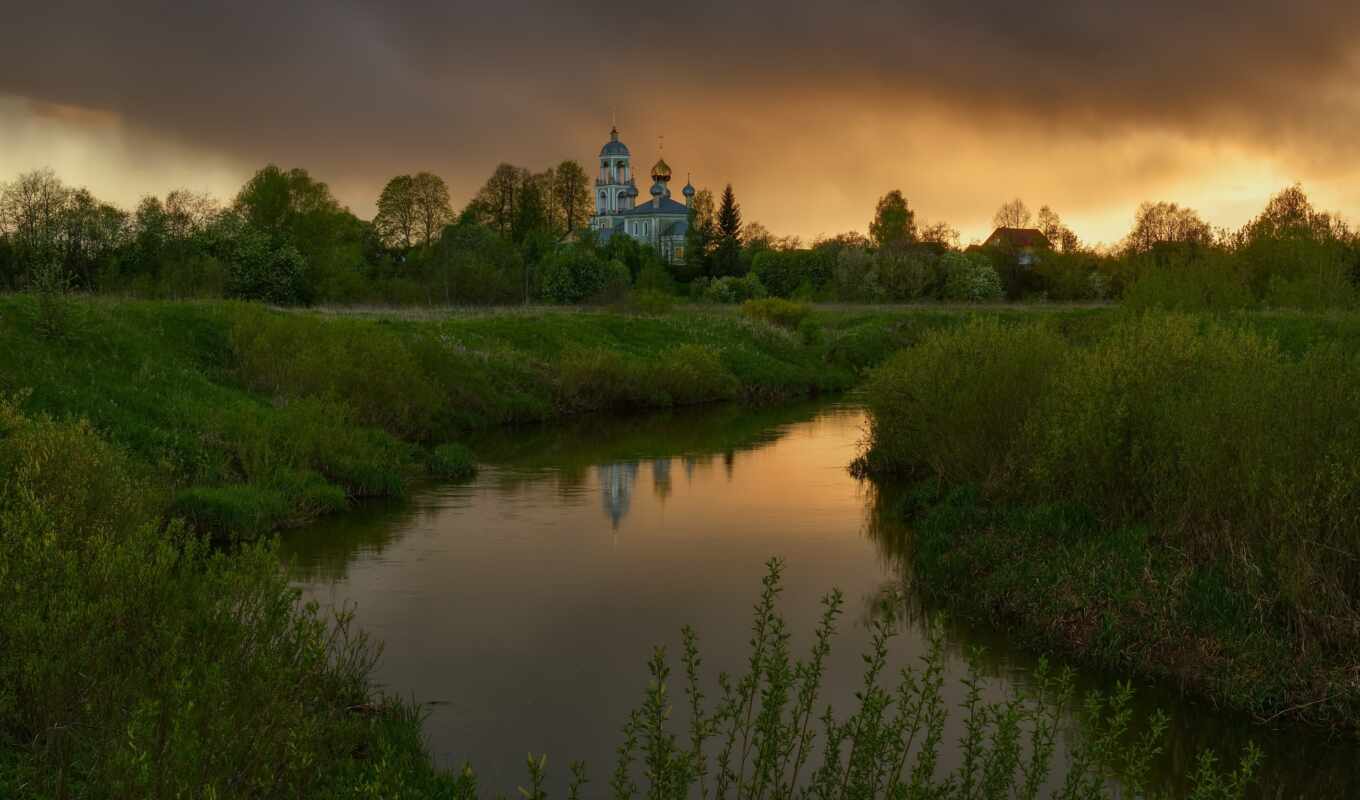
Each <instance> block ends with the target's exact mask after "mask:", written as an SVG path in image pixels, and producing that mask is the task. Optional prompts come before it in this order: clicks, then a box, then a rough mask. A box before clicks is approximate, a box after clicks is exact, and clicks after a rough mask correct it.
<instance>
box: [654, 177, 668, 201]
mask: <svg viewBox="0 0 1360 800" xmlns="http://www.w3.org/2000/svg"><path fill="white" fill-rule="evenodd" d="M665 193H666V186H665V184H663V183H662V182H661V181H660V180H658V181H657V182H656V183H654V184H652V197H660V196H662V195H663V194H665Z"/></svg>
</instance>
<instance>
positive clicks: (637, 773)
mask: <svg viewBox="0 0 1360 800" xmlns="http://www.w3.org/2000/svg"><path fill="white" fill-rule="evenodd" d="M138 472H139V470H138V469H137V467H136V466H135V464H134V463H133V462H132V461H130V459H129V457H128V454H127V453H126V452H125V451H123V450H122V449H121V448H118V447H116V446H114V445H111V444H109V443H108V442H106V441H105V440H104V439H103V438H102V437H100V436H99V435H98V434H97V433H96V432H95V431H94V430H93V429H92V428H91V427H90V426H89V425H88V424H86V423H83V422H63V421H57V420H53V419H51V418H49V417H44V416H41V415H39V416H29V415H25V414H23V413H22V412H20V411H19V409H18V406H17V404H16V403H15V402H14V401H13V400H12V399H7V400H5V401H4V402H0V596H3V597H4V598H5V602H4V603H3V604H0V791H3V793H4V794H5V796H7V797H9V796H13V797H16V798H25V797H35V798H37V797H42V798H48V797H50V798H72V797H82V798H133V797H137V798H140V797H215V798H247V797H249V798H276V797H277V798H283V797H336V798H395V797H419V798H438V797H446V798H462V799H465V800H471V798H476V797H479V796H483V793H482V791H481V789H480V787H479V786H478V782H477V779H476V776H475V773H474V772H473V771H472V770H471V769H470V768H466V767H465V768H463V769H462V770H459V771H457V772H453V773H445V772H441V771H438V770H436V769H435V768H434V767H433V765H432V763H431V760H430V758H429V755H428V753H427V752H426V750H425V748H424V745H423V741H422V738H421V735H420V720H421V717H420V714H419V713H418V711H416V710H415V709H414V708H413V707H412V706H410V705H407V704H404V703H401V702H397V701H393V700H390V699H387V698H384V697H382V696H381V695H380V694H379V693H378V692H377V690H376V689H375V687H374V685H373V684H372V682H371V675H372V670H373V667H374V664H375V662H376V659H377V657H378V652H379V648H378V647H377V646H376V645H375V644H373V643H372V642H371V641H370V640H369V639H368V638H367V636H366V635H364V634H363V633H362V632H361V631H359V630H358V629H357V628H356V627H355V626H354V622H353V614H352V611H350V610H343V611H340V612H337V613H335V614H333V615H327V614H322V613H321V611H320V610H319V608H318V607H317V606H316V605H315V604H305V605H304V604H301V603H300V602H299V599H298V593H297V591H296V590H294V589H292V588H290V586H289V584H288V581H287V578H286V575H285V573H284V570H283V569H282V568H281V565H280V563H279V561H278V558H277V556H276V554H275V553H274V551H273V549H272V547H271V546H269V545H268V544H252V545H246V546H242V547H239V548H237V549H235V550H234V551H230V552H228V551H223V550H220V549H212V548H210V547H208V545H207V543H206V541H205V540H204V539H202V538H199V537H196V536H193V535H191V534H189V533H188V532H187V531H185V530H184V529H182V528H181V527H179V526H178V525H177V524H176V523H175V522H173V521H171V522H166V521H164V520H162V519H160V518H159V517H158V516H157V515H156V509H157V508H158V503H156V502H154V500H152V499H151V498H152V493H149V490H150V489H152V488H154V487H148V486H147V485H145V484H143V483H142V482H141V480H140V479H139V478H138V477H137V476H138ZM780 572H781V565H780V564H779V562H777V561H776V562H771V564H770V568H769V573H768V575H767V577H766V579H765V581H764V584H763V587H762V592H761V596H760V600H759V602H758V604H757V606H756V614H755V618H754V624H753V627H752V648H751V652H750V657H749V660H748V661H747V664H746V667H745V669H744V670H743V672H742V673H740V674H738V675H735V676H730V677H729V676H726V675H724V676H722V677H721V678H720V679H719V685H720V687H721V692H720V694H719V695H718V696H717V697H716V698H714V702H713V703H711V704H710V703H708V702H707V698H706V697H705V694H704V692H703V690H702V688H701V686H703V685H704V684H703V681H702V676H701V666H702V659H701V657H700V652H699V644H698V636H697V634H696V633H695V632H694V631H692V630H689V629H686V630H685V631H684V632H683V642H684V648H683V654H682V659H681V663H682V667H683V684H682V686H683V700H678V699H677V698H674V697H673V696H672V689H671V664H670V662H669V660H668V658H667V656H666V654H665V651H664V650H663V649H658V650H656V651H655V652H654V653H653V656H652V658H651V659H650V661H649V662H648V669H649V672H650V678H651V680H650V683H649V685H648V689H647V691H646V693H645V695H644V697H643V698H642V702H641V704H640V706H639V708H638V709H637V710H636V711H635V712H634V713H633V714H632V715H631V716H630V718H629V719H628V721H627V722H626V724H625V726H624V735H623V742H622V743H621V745H620V747H619V751H618V752H619V759H618V763H617V765H616V767H615V770H614V773H613V777H612V779H611V780H609V782H608V788H609V795H610V796H612V797H614V798H617V800H631V799H632V798H636V797H638V796H639V795H641V796H645V797H647V798H657V799H658V800H659V799H660V798H673V799H675V800H678V799H679V798H687V797H694V796H699V797H702V798H706V799H707V798H710V797H711V798H714V799H715V800H728V799H729V798H731V799H733V800H735V799H736V798H793V797H798V798H817V799H818V800H846V799H848V798H877V797H883V798H914V797H940V798H964V797H968V798H1003V797H1036V796H1037V795H1038V793H1039V791H1040V790H1041V788H1042V787H1044V786H1045V785H1046V784H1049V783H1052V784H1054V785H1059V784H1060V785H1061V786H1062V788H1061V790H1060V792H1059V793H1058V794H1057V795H1056V796H1058V797H1065V798H1066V797H1070V798H1095V797H1107V796H1110V794H1111V792H1112V791H1113V787H1114V786H1115V785H1121V786H1124V787H1130V788H1131V789H1132V788H1134V787H1141V786H1144V785H1145V784H1146V782H1147V764H1148V760H1149V759H1150V758H1151V757H1153V756H1154V755H1155V754H1156V753H1157V751H1158V747H1159V744H1158V738H1157V737H1158V736H1159V735H1160V733H1161V730H1162V726H1161V725H1160V723H1155V722H1154V724H1153V725H1152V726H1151V728H1149V729H1148V731H1147V732H1146V734H1143V735H1140V737H1139V738H1134V739H1131V738H1130V736H1131V735H1132V733H1133V731H1132V727H1131V718H1130V716H1129V713H1128V704H1129V697H1128V692H1127V690H1124V691H1121V692H1120V693H1117V694H1116V695H1114V696H1112V697H1108V698H1105V697H1098V696H1092V697H1090V698H1088V699H1087V700H1086V701H1085V703H1084V705H1083V706H1082V709H1083V710H1082V711H1081V712H1080V713H1081V714H1082V715H1083V718H1084V723H1083V729H1082V730H1083V738H1082V739H1081V740H1080V743H1079V744H1078V745H1077V746H1076V748H1075V750H1074V754H1073V757H1072V759H1071V761H1070V764H1067V765H1058V764H1056V763H1055V762H1054V758H1053V756H1054V745H1055V741H1056V738H1057V736H1058V735H1059V730H1060V728H1059V726H1060V725H1061V723H1062V720H1063V718H1064V713H1065V710H1066V709H1068V708H1071V707H1073V706H1072V703H1073V697H1072V692H1071V682H1070V677H1067V676H1057V677H1054V678H1049V677H1042V678H1041V681H1040V684H1041V686H1043V687H1044V688H1043V690H1042V691H1035V692H1032V693H1025V694H1016V695H1014V696H1012V697H1010V698H1009V699H1006V700H1004V701H1000V702H985V701H984V700H983V686H982V682H981V680H980V679H979V678H978V677H977V674H976V672H974V673H973V675H972V676H971V677H970V678H969V679H968V683H967V687H968V692H967V702H966V703H965V705H964V707H963V709H962V713H963V714H964V718H965V727H966V731H967V732H966V735H965V736H964V738H963V739H962V740H961V741H959V742H958V743H957V744H956V745H955V744H952V743H949V742H946V740H945V738H944V730H945V722H946V720H947V718H948V716H949V714H950V710H949V709H947V708H946V707H945V703H944V700H943V692H942V690H943V684H944V677H943V675H944V669H943V667H944V658H945V656H944V646H943V645H944V642H943V634H942V628H939V627H935V628H933V629H932V633H931V648H930V651H929V653H928V654H927V656H926V657H925V658H924V659H923V660H922V663H921V665H920V666H918V667H913V668H909V669H906V670H903V671H901V672H900V673H898V674H897V675H896V676H895V677H894V678H890V677H889V676H888V670H887V662H888V653H889V647H890V642H891V639H892V637H893V635H894V631H895V629H896V628H895V625H894V623H893V621H892V620H891V619H890V618H887V617H884V618H881V619H880V620H879V622H878V623H877V624H876V627H875V630H874V637H873V647H872V649H871V651H870V652H869V653H868V654H867V655H866V657H865V662H864V663H865V674H864V682H863V686H862V688H861V690H860V693H859V695H858V696H859V706H858V708H856V709H854V710H853V711H852V713H850V715H849V716H844V717H842V716H838V715H837V714H836V713H835V712H834V711H833V710H832V709H830V708H829V707H827V708H825V709H824V710H823V704H824V701H823V700H822V698H821V691H822V684H823V680H824V678H825V674H826V668H827V656H828V654H829V653H830V650H831V644H832V640H833V637H834V633H835V630H836V624H837V621H838V619H839V617H840V614H841V608H842V605H843V601H842V598H841V596H840V595H839V593H836V592H833V593H831V594H830V595H828V596H827V597H826V598H825V599H824V600H823V609H824V612H823V616H822V620H821V624H820V625H819V626H818V628H817V630H816V632H815V636H814V641H813V645H812V648H811V651H810V652H809V653H808V654H807V656H806V657H805V658H803V659H796V658H795V657H794V655H793V653H792V651H791V648H790V633H789V631H788V629H787V626H786V624H785V622H784V620H783V618H782V617H781V616H780V615H779V613H778V610H777V601H778V598H779V595H780V593H781V591H782V584H781V577H780ZM678 704H680V705H682V707H683V708H685V709H686V711H687V713H686V716H687V720H686V722H687V727H686V728H684V729H680V730H676V729H675V727H674V725H675V723H676V719H673V715H674V709H675V707H676V706H677V705H678ZM948 747H957V749H958V750H959V752H960V753H961V758H960V766H959V767H958V768H957V769H956V770H954V771H953V772H950V773H948V774H944V770H942V769H941V768H940V766H939V765H940V760H941V755H942V753H943V751H944V749H945V748H948ZM1255 759H1256V755H1255V753H1254V751H1249V752H1248V754H1247V755H1246V757H1245V759H1244V761H1243V763H1242V766H1241V767H1240V768H1239V770H1238V771H1237V772H1235V773H1233V774H1231V775H1228V776H1226V777H1225V776H1223V775H1221V774H1220V772H1219V771H1218V770H1217V769H1215V768H1214V765H1213V764H1212V763H1211V762H1209V761H1205V762H1203V768H1202V774H1201V775H1199V776H1198V778H1197V779H1198V784H1197V787H1198V788H1197V792H1198V794H1196V795H1195V796H1196V797H1204V798H1219V797H1222V798H1234V797H1239V796H1240V795H1241V791H1242V788H1243V787H1244V786H1245V785H1246V783H1247V782H1248V781H1249V779H1250V777H1251V774H1252V770H1253V768H1254V765H1255ZM527 767H528V779H527V781H526V785H525V786H524V787H522V788H521V793H522V794H523V795H524V796H525V797H526V798H529V799H530V800H535V799H537V800H546V797H547V791H546V789H545V786H546V770H547V760H546V757H545V756H537V757H535V756H531V757H530V758H529V759H528V762H527ZM570 772H571V778H570V782H569V785H568V797H569V798H580V797H583V796H586V795H585V793H586V792H587V787H589V785H590V782H589V778H588V773H587V771H586V767H585V765H583V764H573V765H571V769H570ZM600 793H602V792H600ZM600 793H595V796H598V794H600Z"/></svg>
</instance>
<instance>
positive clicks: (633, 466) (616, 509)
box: [596, 458, 692, 530]
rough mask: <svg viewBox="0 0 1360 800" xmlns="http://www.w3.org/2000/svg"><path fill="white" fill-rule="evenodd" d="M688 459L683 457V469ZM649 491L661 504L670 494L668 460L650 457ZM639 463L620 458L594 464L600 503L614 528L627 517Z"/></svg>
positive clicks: (631, 505) (669, 466) (616, 528)
mask: <svg viewBox="0 0 1360 800" xmlns="http://www.w3.org/2000/svg"><path fill="white" fill-rule="evenodd" d="M689 461H690V460H689V459H686V464H687V468H688V469H690V470H691V474H692V467H690V466H689V465H688V462H689ZM651 468H652V491H653V493H654V494H655V495H656V497H657V499H658V500H659V501H661V502H662V503H665V502H666V498H668V497H670V496H671V488H672V485H671V459H669V458H656V459H652V462H651ZM638 469H639V465H638V462H636V461H621V462H619V463H617V464H601V465H600V466H598V467H596V470H598V472H599V478H600V504H601V505H602V506H603V507H604V513H605V515H606V516H608V517H609V521H610V522H611V523H612V524H613V526H614V530H618V529H619V523H620V522H622V521H623V518H624V517H626V516H628V511H629V509H631V508H632V507H633V489H634V488H635V486H636V485H637V479H638Z"/></svg>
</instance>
